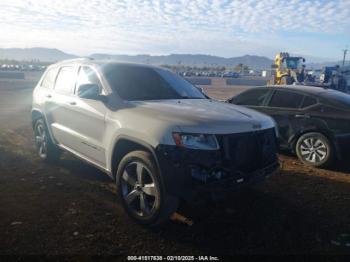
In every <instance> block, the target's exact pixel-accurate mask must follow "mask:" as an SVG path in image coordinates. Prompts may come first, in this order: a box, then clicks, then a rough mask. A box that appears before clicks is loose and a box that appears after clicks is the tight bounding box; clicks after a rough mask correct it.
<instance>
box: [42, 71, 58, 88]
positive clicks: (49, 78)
mask: <svg viewBox="0 0 350 262" xmlns="http://www.w3.org/2000/svg"><path fill="white" fill-rule="evenodd" d="M56 75H57V68H50V69H48V70H47V72H46V74H45V76H44V78H43V80H42V81H41V84H40V86H42V87H45V88H53V84H54V82H55V78H56Z"/></svg>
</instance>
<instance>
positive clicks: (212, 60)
mask: <svg viewBox="0 0 350 262" xmlns="http://www.w3.org/2000/svg"><path fill="white" fill-rule="evenodd" d="M76 57H78V56H76V55H74V54H68V53H65V52H63V51H61V50H58V49H52V48H42V47H36V48H24V49H21V48H0V59H10V60H18V61H32V60H39V61H41V62H56V61H60V60H65V59H71V58H76ZM89 57H92V58H95V59H106V60H108V59H113V60H116V61H122V62H134V63H146V64H154V65H162V64H167V65H190V66H226V67H233V66H236V65H238V64H240V63H242V64H244V65H247V66H249V67H250V68H253V69H268V68H270V66H271V64H272V63H273V60H272V59H270V58H267V57H264V56H256V55H244V56H239V57H231V58H224V57H219V56H212V55H202V54H170V55H159V56H152V55H112V54H91V55H90V56H89ZM334 64H336V63H335V62H328V63H327V62H326V63H313V64H309V66H310V67H311V65H312V67H313V68H321V67H322V66H325V65H334Z"/></svg>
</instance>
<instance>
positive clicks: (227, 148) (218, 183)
mask: <svg viewBox="0 0 350 262" xmlns="http://www.w3.org/2000/svg"><path fill="white" fill-rule="evenodd" d="M271 134H272V133H271ZM254 137H256V136H255V134H254ZM226 140H227V141H230V140H231V141H232V139H231V138H229V139H226V137H223V138H220V137H219V143H220V149H219V150H194V149H187V148H181V147H176V146H170V145H159V146H158V147H157V149H156V155H157V159H158V162H159V167H160V171H161V173H162V178H163V179H162V180H163V184H164V186H165V189H166V190H167V192H168V193H169V194H170V195H173V196H176V197H179V198H182V199H185V200H191V199H193V198H196V197H197V196H198V195H199V194H202V193H209V194H210V193H215V194H225V193H228V192H232V191H234V190H235V189H237V188H240V187H242V186H246V185H251V184H254V183H257V182H259V181H262V180H264V178H265V177H267V176H269V175H271V174H273V173H274V172H276V171H277V170H278V169H279V162H278V158H277V146H276V141H275V137H274V135H271V139H270V140H269V143H266V145H265V144H261V143H260V141H261V140H256V139H255V140H254V139H252V138H251V137H247V140H244V139H243V138H242V137H239V135H238V136H234V137H233V140H234V141H241V144H242V145H240V144H239V143H237V142H234V143H231V142H227V141H226ZM250 141H258V142H257V143H255V144H252V145H249V142H250Z"/></svg>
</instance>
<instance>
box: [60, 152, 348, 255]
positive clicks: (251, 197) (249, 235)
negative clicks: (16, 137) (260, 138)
mask: <svg viewBox="0 0 350 262" xmlns="http://www.w3.org/2000/svg"><path fill="white" fill-rule="evenodd" d="M295 160H296V161H298V160H297V159H295ZM60 165H61V166H62V167H64V168H66V169H68V170H70V173H72V174H73V175H76V176H78V177H79V178H82V179H85V180H91V181H92V182H96V181H98V182H102V183H106V184H110V183H113V182H112V180H111V179H110V178H109V177H108V176H106V175H105V174H104V173H103V172H101V171H99V170H98V169H95V168H93V167H91V166H89V165H87V164H85V163H84V162H82V161H79V160H76V159H74V158H72V159H70V158H69V157H63V159H62V160H61V161H60ZM334 190H336V191H337V195H338V197H335V196H334V195H333V192H334ZM348 192H350V183H348V182H339V181H334V180H333V179H328V178H326V177H318V176H313V175H310V174H309V173H308V171H290V170H282V171H281V173H280V174H277V175H274V176H273V177H271V178H270V179H269V180H267V181H266V182H265V183H263V184H261V185H259V186H256V187H253V188H250V189H246V190H243V191H240V192H237V193H233V194H231V195H230V196H228V197H226V198H224V199H222V200H221V201H219V202H205V205H200V206H193V205H191V204H188V203H184V204H182V205H181V207H180V209H179V212H180V213H181V214H184V215H186V216H187V217H189V218H191V219H192V220H193V221H194V225H193V226H192V227H189V226H186V225H182V224H178V223H175V222H169V223H166V224H165V225H163V226H160V227H159V228H151V229H149V228H146V231H147V232H148V233H149V234H151V235H152V234H153V235H155V236H157V237H158V236H160V237H161V239H163V241H165V243H181V244H182V245H185V246H188V248H190V249H192V250H193V251H194V252H197V253H198V254H203V253H205V254H207V253H209V254H235V253H242V254H246V253H269V252H273V253H276V251H277V250H278V253H280V254H285V253H290V252H292V253H294V252H301V253H310V252H311V253H313V252H315V253H319V252H324V251H325V250H327V252H328V251H332V252H336V253H337V252H340V253H344V252H345V253H347V252H348V253H349V252H350V250H349V248H346V247H345V245H346V243H347V242H344V243H341V242H342V241H340V242H339V240H337V239H338V238H339V236H340V235H341V234H347V233H349V232H350V227H349V224H348V221H349V219H350V212H349V211H348V210H347V208H346V207H347V206H348V205H349V203H350V201H349V199H350V198H349V197H350V193H348ZM339 195H340V196H343V197H339ZM131 223H132V224H133V226H135V227H136V228H140V230H145V228H144V227H141V226H139V225H137V224H136V223H133V222H131ZM344 232H345V233H344ZM349 241H350V240H349ZM338 242H339V243H340V244H339V245H337V244H334V243H338Z"/></svg>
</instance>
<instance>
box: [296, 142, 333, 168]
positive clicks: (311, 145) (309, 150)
mask: <svg viewBox="0 0 350 262" xmlns="http://www.w3.org/2000/svg"><path fill="white" fill-rule="evenodd" d="M300 154H301V157H302V158H303V159H304V160H305V161H307V162H310V163H313V164H315V163H319V162H321V161H323V160H324V159H325V158H326V157H327V154H328V148H327V146H326V144H325V143H324V142H323V141H322V140H321V139H319V138H314V137H308V138H305V139H304V140H303V141H302V143H301V144H300Z"/></svg>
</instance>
